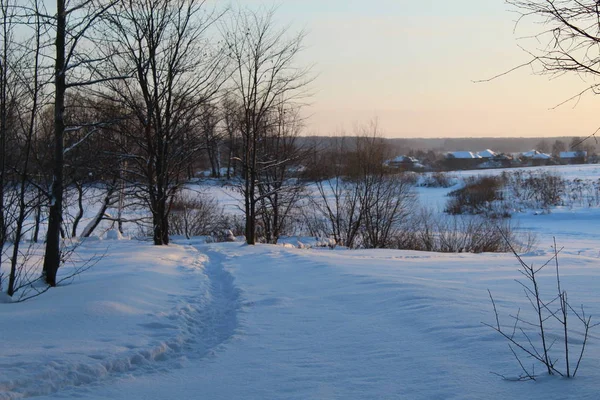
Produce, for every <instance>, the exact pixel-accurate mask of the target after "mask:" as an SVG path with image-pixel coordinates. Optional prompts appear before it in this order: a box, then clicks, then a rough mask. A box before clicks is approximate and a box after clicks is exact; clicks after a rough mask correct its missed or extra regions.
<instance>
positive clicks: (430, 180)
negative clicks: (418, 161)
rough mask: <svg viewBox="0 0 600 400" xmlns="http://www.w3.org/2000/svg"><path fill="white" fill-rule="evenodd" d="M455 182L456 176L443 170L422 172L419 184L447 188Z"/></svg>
mask: <svg viewBox="0 0 600 400" xmlns="http://www.w3.org/2000/svg"><path fill="white" fill-rule="evenodd" d="M455 183H456V177H455V176H453V175H449V174H447V173H445V172H433V173H431V174H423V176H422V177H421V181H420V183H419V186H423V187H431V188H439V187H441V188H449V187H451V186H454V185H455Z"/></svg>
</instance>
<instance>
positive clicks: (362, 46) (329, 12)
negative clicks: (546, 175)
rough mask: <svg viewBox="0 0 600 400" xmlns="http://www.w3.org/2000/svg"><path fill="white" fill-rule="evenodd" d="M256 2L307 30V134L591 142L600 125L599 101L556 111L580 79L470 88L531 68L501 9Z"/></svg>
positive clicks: (439, 1) (479, 4) (509, 79)
mask: <svg viewBox="0 0 600 400" xmlns="http://www.w3.org/2000/svg"><path fill="white" fill-rule="evenodd" d="M252 2H253V3H256V4H264V5H267V6H269V5H273V4H275V5H278V10H277V17H276V18H277V20H278V21H280V23H282V24H286V25H287V24H290V25H291V26H292V29H299V28H305V29H306V31H307V34H308V35H307V38H306V41H305V45H306V47H307V48H306V50H305V51H303V53H302V55H301V57H300V59H299V61H300V62H301V63H305V64H314V72H315V73H316V74H317V79H316V80H315V82H314V84H313V87H312V89H313V92H314V93H315V95H314V96H313V98H312V100H311V102H312V105H311V107H310V108H309V109H308V110H307V113H309V114H310V117H309V119H308V121H307V125H308V126H307V133H318V134H330V133H334V132H336V131H340V130H345V131H347V132H351V131H352V129H353V127H354V126H356V125H357V124H365V123H367V122H368V121H369V120H371V119H373V118H378V120H379V123H380V126H381V127H382V128H383V130H384V132H385V134H386V135H387V136H390V137H392V136H393V137H449V136H557V135H588V134H590V133H591V132H593V131H594V130H595V129H596V128H597V126H596V125H597V124H600V121H597V122H596V121H595V120H594V118H593V117H594V114H596V112H595V106H596V104H595V103H596V101H597V100H596V99H595V98H593V97H588V98H586V99H584V100H583V101H582V102H581V103H580V104H579V105H578V106H577V107H576V108H575V109H573V107H570V106H566V107H562V108H560V109H558V110H553V111H551V110H549V109H550V108H551V107H553V106H554V105H556V104H558V103H560V102H561V101H563V100H565V99H566V98H568V97H570V96H571V95H573V94H575V93H576V92H578V91H579V90H580V89H581V88H582V87H584V86H583V85H584V83H583V82H581V80H580V79H579V78H577V77H570V78H565V79H558V80H553V81H549V80H548V77H540V76H536V75H533V74H532V73H531V71H529V70H522V71H518V72H516V73H513V74H511V75H509V76H506V77H503V78H501V79H499V80H496V81H493V82H490V83H484V84H474V83H473V82H472V81H474V80H478V79H483V78H487V77H491V76H493V75H495V74H497V73H500V72H503V71H505V70H508V69H510V68H511V67H513V66H515V65H518V64H520V63H522V62H524V61H526V60H527V55H526V54H525V53H523V52H522V51H521V50H520V49H519V48H518V47H517V41H516V36H515V35H514V34H513V28H514V19H515V14H514V13H512V12H510V8H509V6H507V5H506V4H504V1H503V0H368V1H358V0H346V1H344V0H320V1H318V0H280V1H278V2H262V1H260V0H252ZM530 27H531V26H523V27H522V28H521V30H520V32H518V35H519V34H523V33H526V32H528V29H530ZM598 100H600V99H598Z"/></svg>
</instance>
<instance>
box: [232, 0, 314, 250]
mask: <svg viewBox="0 0 600 400" xmlns="http://www.w3.org/2000/svg"><path fill="white" fill-rule="evenodd" d="M273 17H274V11H272V10H271V11H267V12H253V11H249V10H246V11H241V12H239V13H238V14H237V15H236V16H235V17H234V18H233V21H232V23H231V24H230V26H228V27H226V28H224V30H226V32H225V34H224V37H225V42H226V45H227V47H228V51H229V53H228V55H229V60H230V62H231V63H232V65H233V69H234V71H233V75H232V88H231V91H230V94H231V96H232V98H233V100H234V101H235V102H236V103H237V104H239V105H240V108H241V113H242V118H241V123H240V126H239V128H240V132H241V139H242V149H241V153H240V154H238V155H237V157H236V158H237V159H238V160H239V161H240V165H241V173H242V180H243V186H242V188H241V191H242V193H243V196H244V213H245V219H246V228H245V233H246V242H247V243H248V244H255V243H256V221H257V218H258V214H257V206H258V203H259V197H260V195H259V192H258V187H257V184H258V182H259V180H260V170H261V168H262V167H263V165H261V164H260V155H259V152H260V140H261V138H262V137H263V136H264V134H265V132H266V131H267V130H268V129H269V128H270V127H269V124H271V123H276V121H272V120H270V114H271V113H272V112H274V111H275V110H277V109H278V108H279V107H281V106H282V105H285V104H287V105H288V106H289V105H291V104H293V103H296V102H297V101H298V100H299V99H300V98H302V97H303V96H304V95H306V87H307V84H308V83H309V81H310V79H309V77H308V70H307V69H303V68H298V67H296V66H295V61H296V58H297V55H298V53H299V52H300V50H301V49H302V47H301V45H302V40H303V38H304V34H303V33H302V32H300V33H298V34H295V35H290V33H289V32H288V31H287V29H277V28H276V25H275V22H274V20H273Z"/></svg>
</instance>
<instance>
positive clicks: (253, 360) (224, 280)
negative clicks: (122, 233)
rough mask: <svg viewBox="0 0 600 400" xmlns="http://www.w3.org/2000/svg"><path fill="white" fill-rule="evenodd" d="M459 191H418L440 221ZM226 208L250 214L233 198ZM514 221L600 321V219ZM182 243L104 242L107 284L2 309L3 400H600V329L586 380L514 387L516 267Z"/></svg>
mask: <svg viewBox="0 0 600 400" xmlns="http://www.w3.org/2000/svg"><path fill="white" fill-rule="evenodd" d="M553 168H554V169H555V170H556V172H557V173H559V174H560V175H561V176H564V177H565V178H567V179H575V178H579V179H590V180H596V179H597V177H598V176H600V175H599V174H598V173H599V172H600V170H599V168H598V166H595V165H592V166H573V167H553ZM481 173H483V172H480V171H476V172H463V173H457V176H459V177H462V176H465V175H468V174H481ZM485 173H497V172H490V171H486V172H485ZM450 190H452V188H448V189H439V188H436V189H429V188H419V189H418V191H419V194H420V197H421V199H423V201H426V202H428V204H431V205H440V204H443V202H444V201H445V200H446V197H445V194H446V193H447V192H448V191H450ZM210 191H211V192H216V191H218V192H219V193H221V195H220V197H219V198H223V199H225V198H227V199H229V200H228V203H227V204H228V207H231V209H233V208H234V207H235V197H232V196H230V195H229V194H228V192H227V191H224V189H221V188H219V187H218V186H216V185H213V186H212V188H211V189H210ZM513 219H515V220H516V221H518V223H519V226H520V229H523V230H530V231H534V232H535V233H536V234H537V237H538V240H537V247H536V249H534V250H532V251H531V252H529V253H527V254H525V255H524V256H523V259H524V260H525V261H526V262H527V263H533V264H534V265H542V264H543V263H544V262H545V261H547V260H548V259H549V258H550V257H551V256H552V254H553V249H552V247H551V245H552V240H553V239H552V238H553V237H556V240H557V242H558V245H559V247H564V250H563V251H562V252H561V254H560V256H559V258H560V265H561V271H562V281H561V284H562V287H563V288H564V289H565V290H567V291H568V293H569V299H570V301H571V303H572V304H573V305H574V306H576V307H578V306H579V305H580V304H583V305H585V308H586V313H587V314H591V315H593V316H594V317H593V318H595V319H596V321H597V322H600V297H599V296H598V292H599V291H600V265H599V264H600V233H599V230H598V226H600V209H598V208H579V209H578V208H569V207H558V208H555V209H553V210H552V212H551V213H538V212H536V211H535V210H531V211H527V212H522V213H519V214H515V215H514V216H513ZM175 242H176V243H177V244H173V245H170V246H168V247H161V248H157V247H153V246H151V245H150V244H149V243H146V242H139V241H136V240H93V241H88V242H86V243H84V244H83V245H82V246H81V248H80V249H79V253H80V256H81V257H83V258H86V257H90V256H92V255H94V254H103V253H106V255H105V256H104V257H103V258H102V259H101V260H99V262H98V263H97V264H96V265H95V266H93V267H92V268H91V269H90V270H88V271H86V272H85V273H83V274H81V275H78V276H76V277H75V278H74V279H73V280H72V281H69V282H67V283H65V284H64V285H62V286H61V287H58V288H56V289H52V290H50V291H48V292H47V293H45V294H43V295H41V296H39V297H36V298H33V299H31V300H29V301H26V302H23V303H17V304H2V303H0V322H1V324H2V328H1V329H0V399H13V398H23V397H33V396H38V398H41V399H46V398H47V399H57V398H62V399H65V398H77V399H79V398H83V399H107V398H114V399H521V398H523V399H597V398H598V393H600V327H597V328H596V329H595V330H593V331H592V334H591V336H590V338H589V340H588V343H587V350H586V354H585V356H584V359H583V361H582V365H581V369H580V371H579V372H578V376H577V378H575V379H572V380H568V379H563V378H558V377H554V376H553V377H549V376H547V375H546V374H544V372H543V368H542V366H541V365H536V367H535V371H536V373H538V374H539V376H538V379H537V380H536V381H527V382H511V381H507V380H503V379H502V378H500V377H498V376H497V375H496V374H502V375H504V376H506V377H509V378H511V377H516V376H518V375H519V374H520V373H521V370H520V368H519V365H518V363H517V361H516V360H515V358H514V357H513V355H512V354H511V353H510V350H509V349H508V346H507V343H506V341H505V340H504V339H503V338H502V337H501V336H500V335H499V334H498V333H496V332H495V331H493V330H492V329H491V328H489V327H486V326H485V325H483V324H482V322H485V323H490V324H494V323H495V318H494V313H493V309H492V305H491V302H490V299H489V295H488V289H489V290H490V291H491V292H492V293H493V294H494V297H495V299H496V305H497V307H498V311H499V313H500V316H501V318H502V322H503V324H505V325H506V326H507V327H509V328H510V326H511V320H510V317H509V314H514V313H516V312H517V310H518V309H519V308H521V310H522V312H523V313H526V312H527V311H528V309H529V307H530V306H529V304H528V301H527V299H526V298H525V297H524V295H523V292H522V289H521V287H520V286H519V285H518V284H517V283H516V282H515V281H514V280H515V279H517V278H520V274H519V273H518V272H517V269H518V267H519V266H518V262H517V260H516V259H515V258H514V256H512V255H510V254H477V255H476V254H436V253H424V252H414V251H395V250H343V249H338V250H329V249H306V248H303V249H299V248H294V247H293V246H282V245H279V246H269V245H257V246H246V245H243V244H241V243H222V244H217V243H213V244H204V243H202V241H201V240H195V239H192V240H185V239H179V240H175ZM289 242H292V243H293V240H291V241H289ZM69 268H71V267H64V268H63V269H61V270H60V271H59V274H62V275H63V276H66V275H68V274H69V272H70V271H69ZM541 285H542V290H547V291H548V292H549V293H550V294H552V293H555V285H556V283H555V280H554V277H553V270H552V269H548V270H547V271H545V272H544V273H542V277H541ZM575 322H576V321H573V325H572V327H573V329H574V330H575V331H577V328H578V325H576V324H575ZM530 333H531V335H532V337H533V336H534V335H535V332H534V331H531V332H530ZM552 334H554V333H552ZM581 339H582V336H581V331H579V332H574V333H573V336H572V337H571V340H572V346H573V350H574V352H575V351H576V349H577V345H578V343H580V342H581ZM573 359H574V360H575V359H576V355H573ZM523 361H524V362H525V364H526V365H527V367H530V366H531V364H532V361H531V360H530V359H527V358H523Z"/></svg>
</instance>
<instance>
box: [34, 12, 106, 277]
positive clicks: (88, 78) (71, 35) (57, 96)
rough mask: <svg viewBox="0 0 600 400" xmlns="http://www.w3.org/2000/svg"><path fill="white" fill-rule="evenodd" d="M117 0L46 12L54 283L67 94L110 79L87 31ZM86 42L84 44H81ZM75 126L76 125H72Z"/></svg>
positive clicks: (49, 269) (48, 258) (49, 254)
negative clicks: (50, 48)
mask: <svg viewBox="0 0 600 400" xmlns="http://www.w3.org/2000/svg"><path fill="white" fill-rule="evenodd" d="M116 3H117V0H107V1H104V0H70V1H69V0H57V1H56V13H55V14H54V16H45V18H46V19H47V22H46V23H47V24H49V25H50V26H52V27H53V28H54V35H53V37H54V45H55V52H54V57H53V58H54V146H53V150H54V151H53V157H52V164H53V165H52V188H51V199H50V211H49V218H48V232H47V235H46V252H45V255H44V274H45V277H46V282H47V283H48V284H49V285H50V286H55V285H56V273H57V271H58V268H59V267H60V264H61V258H62V257H61V249H60V244H61V243H60V241H61V229H62V222H63V197H64V171H63V168H64V156H65V147H64V140H65V134H66V133H67V132H68V130H67V128H68V127H67V125H66V123H65V106H66V103H65V101H66V94H67V91H68V90H69V89H71V90H76V89H77V90H81V89H83V88H85V87H89V86H92V85H96V84H98V83H99V82H103V81H106V80H110V79H113V78H112V77H107V76H106V75H98V73H97V72H98V70H97V64H98V63H99V62H100V61H103V57H101V56H100V55H98V54H94V53H95V51H94V50H95V46H94V41H93V40H92V39H91V38H90V36H89V35H88V33H89V32H90V31H91V28H92V27H93V26H94V25H95V24H96V23H97V22H98V19H99V17H100V16H102V15H103V14H104V13H105V12H106V11H107V10H109V9H110V8H111V7H112V6H114V5H115V4H116ZM84 44H85V45H84ZM71 129H77V128H71Z"/></svg>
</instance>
